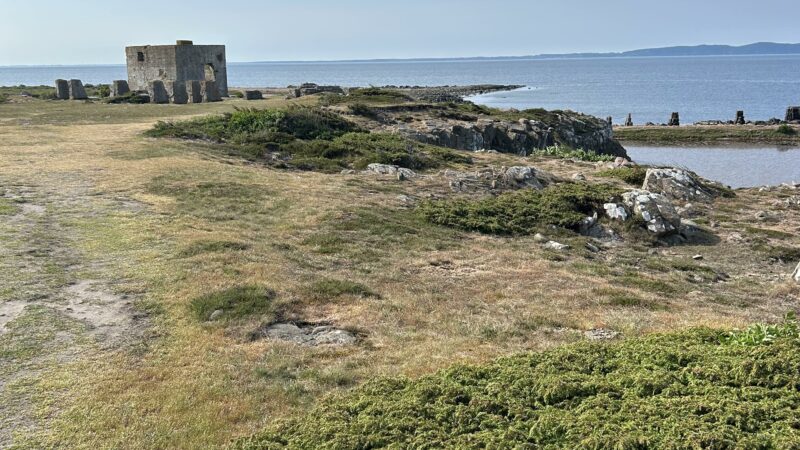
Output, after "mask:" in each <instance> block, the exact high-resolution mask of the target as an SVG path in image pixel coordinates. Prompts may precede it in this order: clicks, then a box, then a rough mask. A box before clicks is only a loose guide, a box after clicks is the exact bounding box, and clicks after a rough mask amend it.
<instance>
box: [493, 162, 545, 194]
mask: <svg viewBox="0 0 800 450" xmlns="http://www.w3.org/2000/svg"><path fill="white" fill-rule="evenodd" d="M500 178H501V181H502V182H503V184H504V185H505V186H506V187H509V188H516V189H522V188H532V189H537V190H539V189H544V186H543V185H542V182H541V181H539V179H538V178H537V177H536V168H535V167H529V166H514V167H509V168H507V169H505V170H503V171H502V172H501V175H500Z"/></svg>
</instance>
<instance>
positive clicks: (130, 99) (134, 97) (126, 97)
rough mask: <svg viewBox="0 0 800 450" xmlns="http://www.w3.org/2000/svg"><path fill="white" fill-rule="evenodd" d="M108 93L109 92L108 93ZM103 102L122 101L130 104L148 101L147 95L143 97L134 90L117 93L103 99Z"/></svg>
mask: <svg viewBox="0 0 800 450" xmlns="http://www.w3.org/2000/svg"><path fill="white" fill-rule="evenodd" d="M109 95H110V93H109ZM107 97H108V96H107ZM103 101H104V102H105V103H109V104H122V103H129V104H132V105H143V104H145V103H150V101H149V99H148V98H147V97H143V96H141V95H139V94H138V93H136V92H133V91H131V92H128V93H125V94H122V95H117V96H114V97H108V98H106V99H105V100H103Z"/></svg>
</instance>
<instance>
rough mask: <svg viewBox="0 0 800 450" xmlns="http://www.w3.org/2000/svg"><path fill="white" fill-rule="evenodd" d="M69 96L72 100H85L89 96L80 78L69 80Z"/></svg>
mask: <svg viewBox="0 0 800 450" xmlns="http://www.w3.org/2000/svg"><path fill="white" fill-rule="evenodd" d="M69 98H71V99H72V100H86V99H88V98H89V97H88V96H87V95H86V89H84V88H83V83H81V80H69Z"/></svg>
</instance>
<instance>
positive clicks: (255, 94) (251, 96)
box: [244, 91, 264, 100]
mask: <svg viewBox="0 0 800 450" xmlns="http://www.w3.org/2000/svg"><path fill="white" fill-rule="evenodd" d="M244 99H245V100H263V99H264V94H263V93H262V92H261V91H244Z"/></svg>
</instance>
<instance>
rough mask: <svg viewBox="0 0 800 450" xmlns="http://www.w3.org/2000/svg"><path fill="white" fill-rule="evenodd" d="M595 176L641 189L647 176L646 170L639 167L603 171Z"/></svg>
mask: <svg viewBox="0 0 800 450" xmlns="http://www.w3.org/2000/svg"><path fill="white" fill-rule="evenodd" d="M597 175H598V176H600V177H604V178H616V179H618V180H622V181H624V182H625V183H628V184H630V185H633V186H640V187H641V186H642V185H643V184H644V179H645V177H646V176H647V168H646V167H641V166H633V167H617V168H614V169H607V170H604V171H602V172H600V173H598V174H597Z"/></svg>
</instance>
